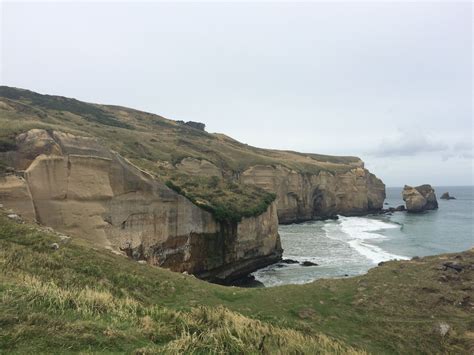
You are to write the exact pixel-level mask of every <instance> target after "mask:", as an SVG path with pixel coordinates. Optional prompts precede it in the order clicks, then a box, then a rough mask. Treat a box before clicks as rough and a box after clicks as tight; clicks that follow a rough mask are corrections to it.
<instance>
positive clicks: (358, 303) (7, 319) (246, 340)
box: [0, 213, 474, 354]
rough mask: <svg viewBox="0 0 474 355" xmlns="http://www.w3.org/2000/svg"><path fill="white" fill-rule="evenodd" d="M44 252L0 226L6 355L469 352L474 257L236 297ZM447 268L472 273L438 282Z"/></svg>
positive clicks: (95, 257)
mask: <svg viewBox="0 0 474 355" xmlns="http://www.w3.org/2000/svg"><path fill="white" fill-rule="evenodd" d="M52 242H59V239H58V237H57V236H55V235H54V234H53V233H49V232H46V231H44V230H38V229H37V227H32V226H28V225H24V224H18V223H17V222H12V221H10V220H8V219H7V218H6V217H5V216H4V215H3V213H1V214H0V269H1V273H0V281H1V282H0V285H1V286H0V297H1V304H0V349H1V350H3V351H5V352H12V351H17V352H33V351H34V352H38V351H43V352H53V351H55V352H64V351H66V350H70V351H77V350H90V351H114V352H117V351H118V352H121V351H123V352H132V351H136V350H137V349H142V350H141V351H143V352H146V351H145V350H144V349H147V350H148V351H150V352H152V351H165V350H166V351H169V352H171V353H173V352H174V353H179V352H181V351H189V352H191V351H195V352H198V353H203V352H204V353H206V352H210V350H211V349H215V350H221V351H223V352H227V353H241V352H243V351H245V352H247V353H248V352H267V353H276V352H277V351H278V349H280V351H281V353H297V352H304V353H311V354H313V353H318V352H341V353H348V352H354V350H353V348H352V347H354V348H356V349H359V350H367V351H369V352H371V353H377V354H378V353H402V354H409V353H426V354H433V353H453V354H463V353H468V351H469V348H470V347H471V348H470V349H471V351H472V350H473V349H474V348H473V343H472V340H473V335H474V321H473V318H472V315H473V313H472V299H473V297H474V295H473V272H474V271H473V269H472V265H473V262H474V252H472V251H471V252H465V253H463V254H462V256H461V257H462V259H456V258H455V255H445V256H439V257H428V258H424V259H421V260H418V261H409V262H389V263H386V264H384V265H383V266H382V267H379V268H376V269H373V270H371V271H370V272H369V273H368V274H367V275H364V276H361V277H355V278H350V279H341V280H321V281H317V282H314V283H311V284H307V285H301V286H294V285H292V286H283V287H275V288H266V289H239V288H230V287H223V286H218V285H213V284H208V283H205V282H203V281H200V280H197V279H195V278H194V277H192V276H187V275H181V274H176V273H172V272H169V271H167V270H163V269H159V268H155V267H151V266H147V265H140V264H138V263H136V262H133V261H131V260H129V259H127V258H124V257H122V256H118V255H115V254H112V253H110V252H108V251H104V250H95V249H93V248H91V247H90V246H88V245H84V244H83V243H81V242H80V240H73V241H71V242H70V243H61V242H59V243H60V248H59V250H53V249H51V248H50V247H49V245H50V244H51V243H52ZM447 260H455V261H456V262H460V263H462V264H464V265H466V266H467V265H471V269H470V270H467V269H465V270H464V271H462V272H461V273H458V272H456V271H454V270H450V269H448V270H446V271H443V270H439V267H440V266H441V265H442V263H443V262H445V261H447ZM468 297H470V299H469V298H468ZM223 307H225V308H223ZM440 322H446V323H447V324H449V325H450V327H451V329H450V331H449V332H448V334H447V335H446V336H444V337H443V336H441V335H440V334H439V332H438V331H437V330H436V329H437V326H438V325H439V323H440ZM322 334H325V335H322ZM470 341H471V343H469V342H470Z"/></svg>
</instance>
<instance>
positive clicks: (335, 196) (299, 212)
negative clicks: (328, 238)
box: [240, 162, 385, 223]
mask: <svg viewBox="0 0 474 355" xmlns="http://www.w3.org/2000/svg"><path fill="white" fill-rule="evenodd" d="M240 181H241V182H243V183H246V184H255V185H257V186H259V187H261V188H263V189H265V190H266V191H269V192H274V193H276V195H277V200H276V202H277V208H278V219H279V221H280V223H292V222H298V221H305V220H310V219H319V218H328V217H331V216H333V215H335V214H342V215H360V214H364V213H367V212H372V211H378V210H380V209H381V208H382V206H383V201H384V199H385V185H384V184H383V183H382V181H381V180H380V179H378V178H377V177H376V176H375V175H373V174H371V173H370V172H369V171H368V170H366V169H364V168H363V163H362V162H360V164H358V165H357V166H352V167H349V168H348V169H347V171H345V172H341V173H331V172H329V171H320V172H319V173H315V174H308V173H306V174H305V173H300V172H297V171H295V170H291V169H288V168H286V167H284V166H282V165H276V166H269V165H256V166H253V167H251V168H249V169H247V170H245V171H244V172H243V173H242V174H241V175H240Z"/></svg>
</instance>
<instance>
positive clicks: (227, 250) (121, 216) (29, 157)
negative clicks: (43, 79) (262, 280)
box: [0, 129, 282, 282]
mask: <svg viewBox="0 0 474 355" xmlns="http://www.w3.org/2000/svg"><path fill="white" fill-rule="evenodd" d="M16 145H17V149H16V150H15V151H11V152H6V153H3V156H2V158H3V160H4V161H7V162H9V164H10V165H12V166H13V167H14V168H15V171H16V173H15V174H10V175H6V176H3V177H1V178H0V200H1V202H2V203H3V204H4V206H5V207H7V208H12V209H13V210H15V211H16V212H17V213H19V214H21V215H22V217H23V218H25V219H29V220H33V219H36V220H37V221H38V222H39V223H41V224H44V225H47V226H50V227H53V228H55V229H57V230H58V231H61V232H63V233H66V234H71V235H77V236H81V237H83V238H86V239H88V240H89V241H90V242H92V243H93V244H95V245H99V246H102V247H106V248H110V249H115V250H122V251H123V252H125V253H126V254H127V255H129V256H130V257H132V258H134V259H136V260H146V261H147V262H148V263H151V264H153V265H158V266H163V267H167V268H170V269H172V270H175V271H180V272H183V271H187V272H189V273H193V274H196V275H198V276H200V277H203V278H205V279H209V280H213V281H217V282H227V281H229V280H232V279H235V278H238V277H240V276H242V275H245V274H247V273H249V272H252V271H254V270H255V269H256V268H258V267H262V266H266V265H268V264H270V263H273V262H275V261H277V260H279V259H280V258H281V253H282V250H281V245H280V239H279V235H278V219H277V207H276V205H275V204H272V205H271V206H270V207H269V208H268V210H267V211H266V212H265V213H263V214H261V215H259V216H257V217H252V218H244V219H242V221H241V222H240V223H223V222H217V221H216V220H215V219H214V217H213V216H212V214H210V213H209V212H207V211H204V210H203V209H201V208H199V207H198V206H196V205H194V204H193V203H192V202H190V201H189V200H188V199H186V198H185V197H183V196H181V195H179V194H177V193H176V192H175V191H173V190H171V189H169V188H168V187H167V186H166V185H165V184H163V183H161V182H159V181H157V180H156V179H154V178H153V177H152V176H151V175H149V174H148V173H146V172H144V171H142V170H140V169H138V168H137V167H135V166H134V165H133V164H131V163H130V162H129V161H127V160H126V159H124V158H123V157H121V156H120V155H119V154H117V153H114V152H112V151H109V150H107V149H105V148H104V147H102V146H101V145H100V144H99V143H98V142H97V141H96V140H95V139H92V138H86V137H77V136H74V135H71V134H67V133H62V132H56V131H54V132H47V131H45V130H41V129H35V130H30V131H28V132H26V133H24V134H21V135H19V136H18V137H17V144H16Z"/></svg>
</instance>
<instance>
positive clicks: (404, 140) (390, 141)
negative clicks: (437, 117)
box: [368, 128, 449, 159]
mask: <svg viewBox="0 0 474 355" xmlns="http://www.w3.org/2000/svg"><path fill="white" fill-rule="evenodd" d="M448 150H449V146H448V145H447V144H445V143H443V142H441V141H438V140H433V139H432V138H430V137H429V136H427V135H426V134H425V133H424V132H423V131H422V130H421V129H418V128H415V129H411V130H401V129H400V130H399V131H398V132H397V133H396V134H395V135H394V136H392V137H389V138H385V139H383V140H382V142H380V143H379V145H378V146H377V148H375V149H373V150H371V151H369V152H368V154H369V155H372V156H374V157H397V156H399V157H401V156H416V155H421V154H425V153H433V152H447V151H448ZM443 156H446V157H447V158H446V159H449V156H448V155H443Z"/></svg>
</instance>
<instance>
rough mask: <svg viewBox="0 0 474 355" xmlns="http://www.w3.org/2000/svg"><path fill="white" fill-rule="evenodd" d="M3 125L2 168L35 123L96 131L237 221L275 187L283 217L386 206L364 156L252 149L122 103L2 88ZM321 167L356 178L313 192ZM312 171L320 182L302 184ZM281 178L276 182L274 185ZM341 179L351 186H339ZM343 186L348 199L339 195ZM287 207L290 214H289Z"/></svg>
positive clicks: (267, 199) (259, 207)
mask: <svg viewBox="0 0 474 355" xmlns="http://www.w3.org/2000/svg"><path fill="white" fill-rule="evenodd" d="M0 126H1V127H2V130H1V131H0V167H1V166H4V167H5V166H8V165H12V162H11V161H8V155H5V154H3V155H2V153H1V152H7V151H11V150H15V149H16V137H17V136H18V135H19V134H20V133H23V132H25V131H28V130H30V129H33V128H42V129H46V130H51V131H52V130H55V131H61V132H66V133H71V134H74V135H77V136H86V137H95V138H97V139H99V140H100V142H101V143H102V144H104V145H105V146H106V147H108V148H109V149H112V150H114V151H116V152H118V153H120V154H121V155H122V156H124V157H126V158H128V159H129V160H130V161H132V162H133V163H134V164H136V165H137V166H139V167H141V168H142V169H146V170H147V171H148V172H150V173H153V174H154V175H155V176H156V177H157V178H158V179H161V180H162V181H164V182H167V183H168V185H169V186H170V187H172V188H173V189H175V190H176V191H177V192H179V193H180V194H182V195H184V196H186V197H188V198H189V199H190V200H191V201H193V202H196V201H199V203H200V205H201V207H204V208H206V209H208V210H210V211H211V212H212V213H213V214H214V215H215V216H216V217H217V218H218V219H226V220H233V221H238V220H240V218H242V217H245V216H247V217H249V216H255V215H258V214H260V213H262V212H263V211H265V210H266V208H267V207H268V205H269V204H270V203H271V202H272V201H273V200H274V199H275V194H277V195H278V191H281V196H276V197H277V198H278V201H279V216H280V219H281V221H282V222H284V221H287V222H289V221H292V220H299V219H310V218H312V217H313V215H314V214H315V213H316V214H321V216H324V215H331V214H334V213H348V214H350V213H361V212H362V213H363V212H365V211H367V210H370V209H377V208H381V205H382V203H383V197H384V195H385V192H384V191H385V190H384V186H383V184H382V183H381V182H380V183H379V182H378V181H377V180H376V179H375V180H374V178H372V177H371V175H370V174H369V173H368V172H364V171H363V170H361V172H358V173H352V171H353V170H354V169H355V168H359V169H361V168H362V167H363V163H362V161H361V160H360V159H359V158H356V157H337V156H327V155H318V154H304V153H297V152H290V151H279V150H270V149H260V148H255V147H251V146H249V145H247V144H242V143H239V142H237V141H235V140H233V139H231V138H229V137H227V136H225V135H223V134H210V133H207V132H205V131H202V130H200V129H196V128H193V127H194V126H193V127H192V126H189V125H187V124H184V123H183V122H178V121H172V120H168V119H165V118H163V117H161V116H158V115H154V114H150V113H146V112H141V111H137V110H133V109H129V108H125V107H119V106H107V105H98V104H90V103H85V102H81V101H78V100H75V99H70V98H65V97H60V96H51V95H42V94H38V93H35V92H32V91H28V90H22V89H16V88H11V87H6V86H2V87H0ZM259 167H264V168H265V167H267V168H269V169H274V170H275V169H276V170H275V171H271V172H270V174H271V175H273V176H274V177H273V178H272V182H271V183H270V185H269V183H268V181H263V180H261V179H260V178H261V174H260V175H258V174H259V173H257V176H253V175H252V174H253V170H252V169H254V168H259ZM278 169H279V170H278ZM282 170H284V171H283V173H284V174H286V175H288V174H294V173H297V174H298V179H299V180H301V181H299V182H296V185H295V182H293V180H292V177H291V176H286V175H285V176H282V175H281V174H282ZM321 173H328V174H330V175H331V176H332V177H333V178H335V177H337V176H339V175H341V176H342V175H344V176H346V175H347V174H349V175H350V176H351V177H350V181H348V180H347V178H346V177H344V178H341V179H342V180H341V181H343V183H341V182H340V181H339V180H338V181H334V182H331V186H330V187H328V188H327V190H328V193H327V194H326V195H324V196H322V195H321V194H320V193H319V192H318V193H316V192H315V191H314V189H315V188H316V186H317V185H319V184H321V183H320V182H319V181H320V180H321V179H322V181H325V180H327V178H324V179H323V178H319V177H318V176H319V175H320V174H321ZM268 174H269V173H268V172H267V173H265V175H266V176H268ZM318 174H319V175H318ZM361 174H362V176H366V175H367V177H363V179H365V180H367V182H363V183H362V185H361V187H360V188H358V190H359V191H358V192H357V194H359V195H357V196H356V195H354V193H353V192H352V191H353V190H354V186H353V185H354V184H356V179H358V178H359V176H360V175H361ZM312 176H314V177H318V180H317V181H315V182H309V183H305V182H304V181H305V179H308V178H310V179H311V177H312ZM216 177H217V178H216ZM283 180H284V181H283ZM369 180H370V182H369ZM276 181H278V185H274V184H275V183H276ZM372 181H375V183H372ZM308 184H309V185H308ZM344 184H348V186H347V187H344V186H343V187H341V189H342V191H335V189H337V188H338V187H337V186H339V185H344ZM377 184H378V185H377ZM306 185H308V187H306ZM375 185H377V187H376V189H375V190H373V192H372V190H371V187H372V186H375ZM379 185H380V186H379ZM289 186H298V187H294V188H293V189H291V188H289ZM329 190H330V191H329ZM333 190H334V191H333ZM379 191H380V192H379ZM342 192H344V193H346V194H348V195H347V197H340V196H343V195H342ZM377 194H378V195H377ZM320 195H321V196H320ZM379 195H380V196H379ZM318 196H319V197H318ZM360 196H362V200H361V197H360ZM364 196H365V201H364V200H363V199H364ZM367 196H368V197H367ZM318 199H319V200H321V199H326V200H327V202H321V201H319V200H318ZM340 199H342V200H341V201H339V200H340ZM367 199H368V202H367ZM356 200H357V202H354V201H356ZM359 200H361V201H360V202H359ZM372 201H374V202H372ZM354 203H355V205H354ZM313 204H314V205H316V204H317V205H318V206H313ZM287 210H290V212H289V213H290V214H291V216H290V217H288V218H287V216H288V211H287ZM298 211H300V212H298Z"/></svg>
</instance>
